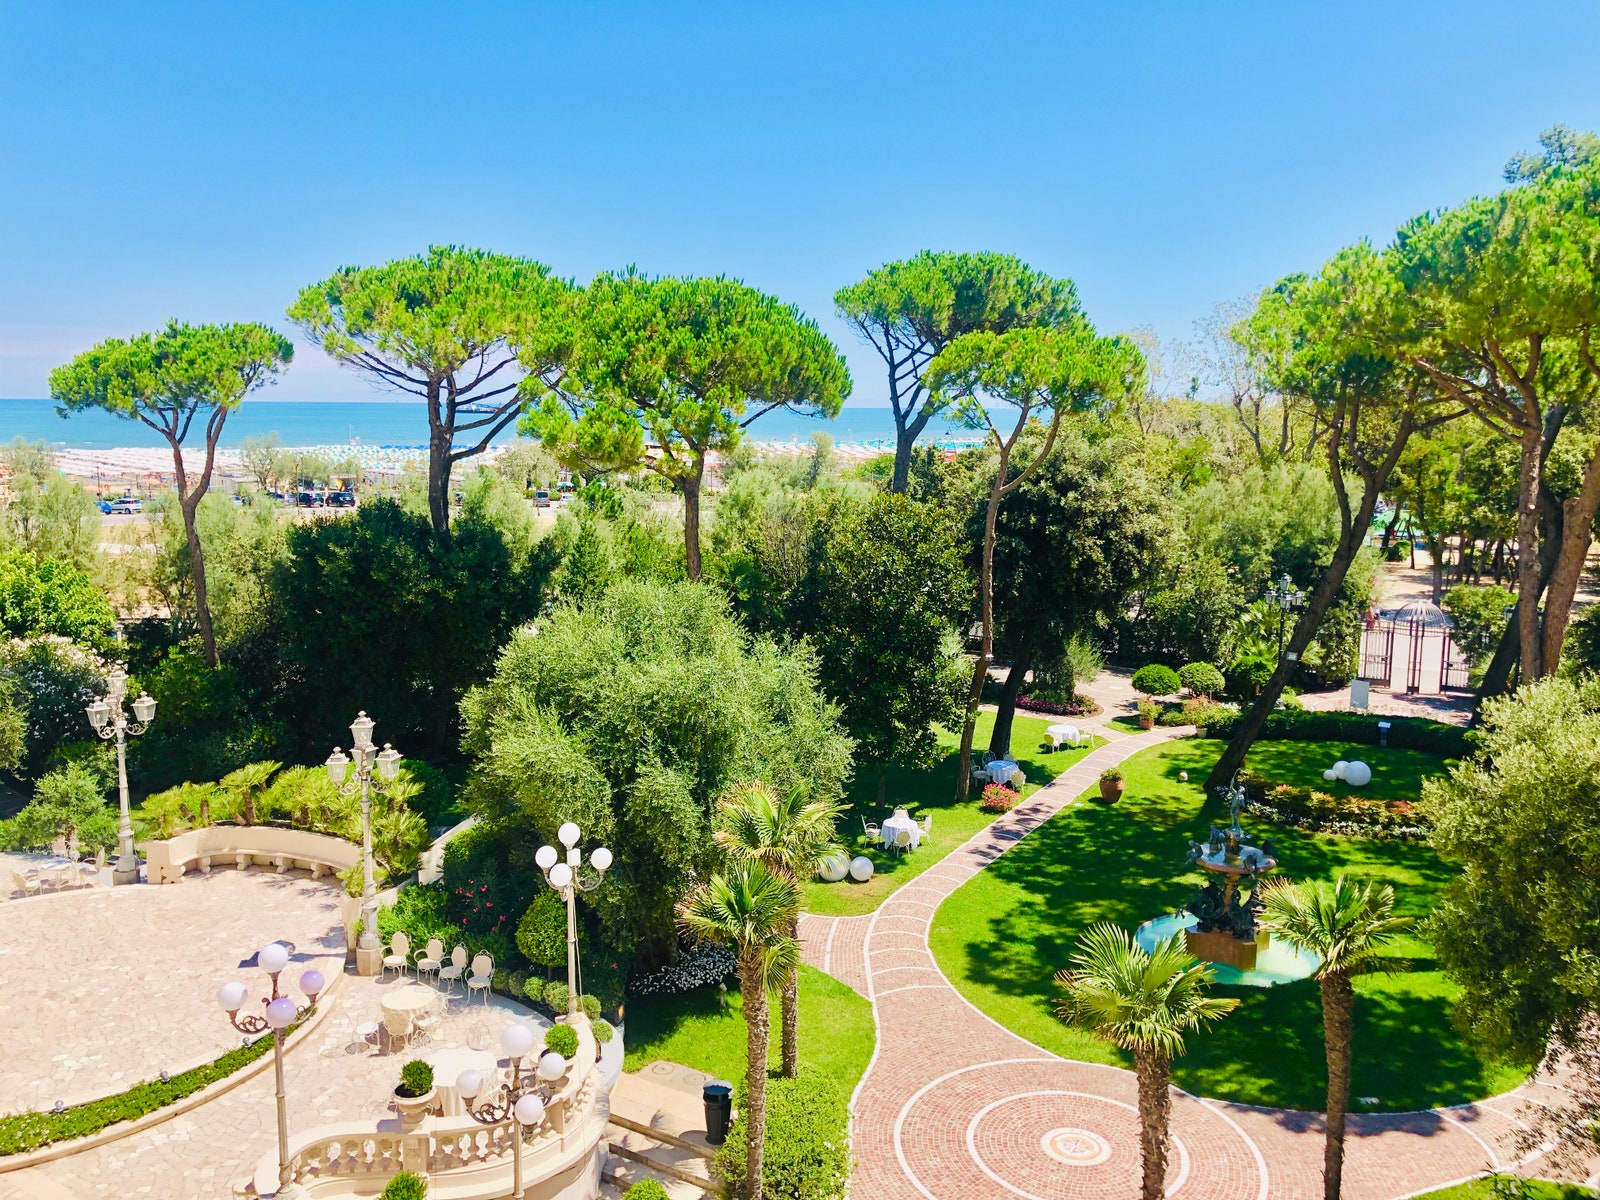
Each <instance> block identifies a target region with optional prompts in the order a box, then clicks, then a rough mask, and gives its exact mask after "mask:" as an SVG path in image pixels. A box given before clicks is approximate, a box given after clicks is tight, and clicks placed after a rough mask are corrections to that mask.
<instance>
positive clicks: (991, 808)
mask: <svg viewBox="0 0 1600 1200" xmlns="http://www.w3.org/2000/svg"><path fill="white" fill-rule="evenodd" d="M1019 799H1021V796H1020V794H1019V793H1018V792H1017V790H1016V789H1015V788H1011V787H1007V786H1006V785H1005V784H1003V783H991V784H990V785H989V786H988V787H986V788H984V789H983V799H982V800H980V801H978V807H979V808H981V809H983V811H984V812H992V813H1006V812H1010V811H1011V810H1012V809H1013V808H1015V807H1016V806H1017V801H1018V800H1019Z"/></svg>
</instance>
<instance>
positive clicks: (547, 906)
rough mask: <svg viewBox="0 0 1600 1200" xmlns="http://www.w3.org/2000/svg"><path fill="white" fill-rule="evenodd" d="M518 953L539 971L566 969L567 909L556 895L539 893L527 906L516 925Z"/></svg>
mask: <svg viewBox="0 0 1600 1200" xmlns="http://www.w3.org/2000/svg"><path fill="white" fill-rule="evenodd" d="M447 844H448V843H447ZM517 949H518V950H520V951H522V955H523V957H524V958H526V959H527V960H528V961H529V962H531V963H537V964H538V965H539V966H541V967H560V966H565V965H566V961H567V906H566V905H565V904H563V903H562V902H561V898H560V897H559V896H557V895H556V894H555V892H553V891H549V890H545V891H541V892H540V893H539V894H538V895H537V896H535V897H534V899H533V903H532V904H530V905H528V910H527V911H526V912H525V913H523V914H522V920H521V921H519V922H518V923H517Z"/></svg>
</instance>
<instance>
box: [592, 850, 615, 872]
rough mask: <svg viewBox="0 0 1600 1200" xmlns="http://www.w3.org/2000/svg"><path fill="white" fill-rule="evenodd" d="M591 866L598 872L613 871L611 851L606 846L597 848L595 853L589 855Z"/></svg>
mask: <svg viewBox="0 0 1600 1200" xmlns="http://www.w3.org/2000/svg"><path fill="white" fill-rule="evenodd" d="M589 865H590V866H592V867H593V868H594V869H595V870H596V871H609V870H610V869H611V851H609V850H607V849H606V848H605V847H604V846H599V847H596V849H595V852H594V853H593V854H591V855H589Z"/></svg>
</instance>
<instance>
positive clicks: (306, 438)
mask: <svg viewBox="0 0 1600 1200" xmlns="http://www.w3.org/2000/svg"><path fill="white" fill-rule="evenodd" d="M513 429H514V427H513ZM818 430H823V431H825V432H827V433H828V434H830V435H832V437H833V439H834V441H836V442H841V443H853V444H865V445H884V446H887V447H890V448H892V447H893V446H894V414H893V413H892V412H891V411H890V410H889V409H888V408H866V407H860V408H845V409H843V410H842V411H841V412H840V413H839V415H838V416H837V417H835V418H833V419H832V420H818V419H815V418H811V417H802V416H799V415H796V414H794V413H790V412H785V411H783V410H778V411H775V412H770V413H767V414H766V415H765V416H763V417H761V418H759V419H758V420H756V421H755V422H753V423H752V424H751V425H750V428H749V429H748V431H747V432H746V437H747V438H750V439H753V440H755V441H760V442H806V441H808V440H809V439H810V437H811V435H812V434H813V433H815V432H817V431H818ZM274 433H275V434H277V435H278V440H279V441H280V442H282V443H283V445H285V446H339V445H350V444H356V445H363V446H382V447H393V448H402V447H413V446H426V445H427V440H428V418H427V414H426V413H425V412H424V411H423V408H422V405H421V403H420V402H417V401H405V400H248V401H246V402H245V403H244V404H243V405H241V406H240V407H239V410H238V411H237V412H234V413H231V414H230V415H229V417H228V422H227V424H226V425H225V426H224V427H223V431H222V438H221V440H220V441H219V442H218V445H219V446H220V447H221V448H223V449H231V448H233V447H236V446H238V444H239V443H240V442H241V441H242V440H243V439H245V438H247V437H250V436H252V435H255V434H274ZM18 437H20V438H23V439H25V440H27V441H30V442H38V441H43V442H47V443H49V444H50V445H51V446H54V447H56V448H58V449H76V450H114V449H121V448H124V447H130V448H131V447H165V446H166V442H165V441H164V440H163V439H162V437H161V435H160V434H158V433H156V432H155V431H154V430H153V429H150V428H148V427H146V426H145V425H143V424H142V423H140V422H138V421H134V420H125V419H123V418H120V417H115V416H112V415H111V414H110V413H106V412H101V411H88V412H78V413H73V414H71V415H70V416H67V417H61V416H58V415H57V414H56V409H55V403H54V402H53V401H50V400H5V399H0V441H5V442H9V441H11V440H12V439H13V438H18ZM513 438H514V433H513V430H512V429H508V430H507V431H506V433H505V434H503V435H502V437H501V438H500V439H499V442H498V443H497V444H509V443H510V442H511V441H512V440H513ZM974 438H975V435H974V434H973V432H972V431H971V430H969V429H965V428H963V427H961V426H959V425H955V424H953V423H952V422H950V421H947V420H941V419H940V418H938V417H935V418H934V419H933V420H931V421H929V422H928V427H927V429H926V430H924V432H923V436H922V438H921V439H920V440H921V441H924V442H931V443H939V444H949V445H966V444H971V442H972V441H973V440H974Z"/></svg>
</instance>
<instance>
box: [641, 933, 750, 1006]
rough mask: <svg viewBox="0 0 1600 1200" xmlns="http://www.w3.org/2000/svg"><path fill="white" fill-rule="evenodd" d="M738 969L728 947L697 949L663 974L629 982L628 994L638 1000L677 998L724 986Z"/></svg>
mask: <svg viewBox="0 0 1600 1200" xmlns="http://www.w3.org/2000/svg"><path fill="white" fill-rule="evenodd" d="M738 965H739V964H738V959H737V958H736V957H735V956H734V953H733V951H732V950H729V949H728V948H727V947H726V946H713V945H704V946H696V947H695V948H694V949H692V950H689V951H686V952H685V953H683V954H680V955H679V956H678V957H677V958H676V959H674V960H673V961H672V962H670V963H668V964H667V965H666V966H664V967H662V968H661V969H660V970H657V971H652V972H651V973H650V974H648V975H641V976H638V977H637V978H634V979H630V980H629V981H628V990H629V991H630V992H632V993H634V994H635V995H636V996H675V995H677V994H678V993H679V992H692V991H694V990H695V989H696V988H703V987H709V986H710V985H712V984H714V983H721V982H722V981H723V980H724V979H726V978H727V977H728V976H729V975H732V974H733V973H734V971H735V970H736V969H737V967H738Z"/></svg>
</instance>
